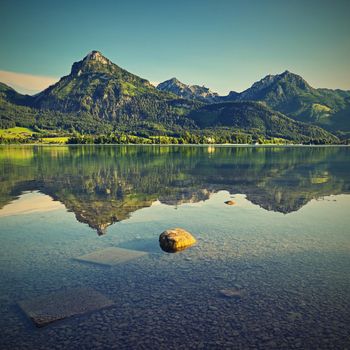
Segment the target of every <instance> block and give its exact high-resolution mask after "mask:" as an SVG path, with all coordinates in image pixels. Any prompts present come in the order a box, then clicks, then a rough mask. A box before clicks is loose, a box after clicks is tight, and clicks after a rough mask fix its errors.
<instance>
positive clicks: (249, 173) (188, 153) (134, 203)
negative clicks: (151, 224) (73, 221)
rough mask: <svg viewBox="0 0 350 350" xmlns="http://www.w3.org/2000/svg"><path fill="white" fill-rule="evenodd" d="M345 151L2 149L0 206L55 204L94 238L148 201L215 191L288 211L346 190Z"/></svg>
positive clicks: (184, 199)
mask: <svg viewBox="0 0 350 350" xmlns="http://www.w3.org/2000/svg"><path fill="white" fill-rule="evenodd" d="M348 153H349V150H348V149H347V148H336V147H332V148H330V147H327V148H325V147H321V148H316V147H315V148H298V147H286V148H270V147H269V148H256V147H240V148H231V147H213V146H211V147H168V146H164V147H157V146H154V147H147V146H146V147H145V146H115V147H108V146H106V147H104V146H96V147H89V146H85V147H84V146H78V147H36V146H33V147H18V148H17V147H3V148H2V149H1V152H0V171H1V173H0V185H1V186H0V207H3V206H5V205H6V204H7V203H9V202H10V201H12V200H14V199H15V198H16V197H17V196H18V195H20V194H21V193H22V192H23V191H28V190H39V191H41V192H42V193H45V194H48V195H50V196H51V197H53V198H54V199H55V200H59V201H60V202H62V203H63V204H64V205H65V206H66V208H67V209H68V210H69V211H72V212H74V213H75V215H76V218H77V220H79V221H80V222H83V223H86V224H88V225H89V226H90V227H92V228H93V229H95V230H97V232H98V233H99V234H103V233H105V232H106V229H107V227H108V226H109V225H111V224H113V223H114V222H117V221H121V220H124V219H127V218H128V217H129V215H130V214H131V213H132V212H134V211H136V210H138V209H141V208H144V207H149V206H151V205H152V203H154V202H155V201H157V200H159V201H160V202H161V203H164V204H167V205H180V204H182V203H190V202H192V203H193V202H200V201H204V200H207V199H209V197H210V195H211V194H212V193H214V192H217V191H220V190H227V191H229V192H230V193H231V194H235V193H243V194H246V196H247V199H248V200H250V201H251V202H252V203H254V204H257V205H259V206H261V207H262V208H264V209H266V210H273V211H278V212H282V213H286V214H287V213H290V212H293V211H296V210H298V209H300V208H301V207H302V206H303V205H305V204H306V203H308V202H309V201H310V200H311V199H314V198H319V197H323V196H326V195H331V194H341V193H349V190H350V189H349V185H348V184H349V175H348V174H349V169H348V168H347V167H346V166H347V163H346V162H345V160H346V158H347V157H348Z"/></svg>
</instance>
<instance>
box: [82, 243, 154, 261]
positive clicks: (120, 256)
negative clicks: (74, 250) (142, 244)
mask: <svg viewBox="0 0 350 350" xmlns="http://www.w3.org/2000/svg"><path fill="white" fill-rule="evenodd" d="M146 254H147V253H146V252H142V251H139V250H131V249H123V248H116V247H109V248H105V249H101V250H96V251H94V252H92V253H89V254H85V255H82V256H79V257H77V258H76V260H79V261H84V262H89V263H93V264H99V265H107V266H113V265H117V264H120V263H124V262H127V261H129V260H133V259H136V258H139V257H141V256H144V255H146Z"/></svg>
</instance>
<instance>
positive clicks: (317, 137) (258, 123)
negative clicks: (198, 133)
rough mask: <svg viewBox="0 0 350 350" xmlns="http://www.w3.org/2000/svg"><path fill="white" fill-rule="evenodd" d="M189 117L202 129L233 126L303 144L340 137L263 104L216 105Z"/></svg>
mask: <svg viewBox="0 0 350 350" xmlns="http://www.w3.org/2000/svg"><path fill="white" fill-rule="evenodd" d="M188 117H189V118H190V119H192V120H193V121H194V122H195V124H196V125H198V126H199V127H200V128H201V129H205V128H213V127H216V128H217V127H229V128H233V129H235V130H241V131H244V132H247V133H249V134H258V135H262V136H264V137H276V138H284V139H288V140H295V141H299V142H312V143H333V142H337V138H336V137H335V136H334V135H332V134H330V133H329V132H327V131H326V130H324V129H322V128H320V127H317V126H312V125H309V124H307V123H302V122H297V121H294V120H293V119H290V118H288V117H287V116H285V115H283V114H282V113H279V112H276V111H274V110H272V109H270V108H269V107H267V106H266V105H265V104H263V103H259V102H225V103H215V104H211V105H206V106H203V107H201V108H199V109H197V110H194V111H192V112H191V113H190V114H189V116H188Z"/></svg>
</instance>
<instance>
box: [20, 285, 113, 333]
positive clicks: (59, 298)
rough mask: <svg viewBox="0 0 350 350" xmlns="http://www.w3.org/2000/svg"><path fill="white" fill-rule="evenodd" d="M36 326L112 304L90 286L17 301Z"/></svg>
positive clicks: (42, 325)
mask: <svg viewBox="0 0 350 350" xmlns="http://www.w3.org/2000/svg"><path fill="white" fill-rule="evenodd" d="M18 305H19V306H20V308H21V309H22V310H23V311H24V313H25V314H26V315H27V316H28V317H29V318H30V319H31V320H32V321H33V322H34V324H35V325H36V326H37V327H44V326H46V325H48V324H50V323H52V322H55V321H58V320H62V319H65V318H68V317H72V316H76V315H82V314H86V313H89V312H92V311H97V310H100V309H103V308H106V307H110V306H112V305H114V303H113V302H112V301H111V300H110V299H108V298H107V297H106V296H104V295H103V294H101V293H99V292H97V291H95V290H94V289H92V288H85V287H84V288H73V289H66V290H62V291H58V292H54V293H50V294H47V295H44V296H40V297H37V298H33V299H29V300H22V301H20V302H19V303H18Z"/></svg>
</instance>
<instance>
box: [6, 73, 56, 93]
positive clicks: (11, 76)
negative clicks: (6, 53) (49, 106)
mask: <svg viewBox="0 0 350 350" xmlns="http://www.w3.org/2000/svg"><path fill="white" fill-rule="evenodd" d="M57 81H58V78H55V77H46V76H40V75H32V74H25V73H16V72H9V71H5V70H0V82H2V83H5V84H6V85H9V86H11V87H12V88H14V89H15V90H16V91H18V92H20V93H24V94H35V93H37V92H39V91H42V90H44V89H46V88H47V87H48V86H50V85H52V84H54V83H56V82H57Z"/></svg>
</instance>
